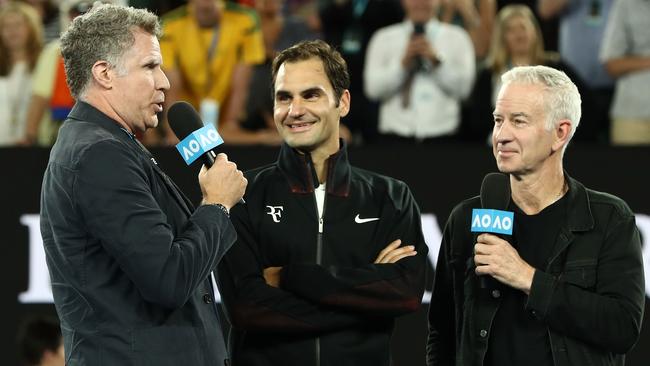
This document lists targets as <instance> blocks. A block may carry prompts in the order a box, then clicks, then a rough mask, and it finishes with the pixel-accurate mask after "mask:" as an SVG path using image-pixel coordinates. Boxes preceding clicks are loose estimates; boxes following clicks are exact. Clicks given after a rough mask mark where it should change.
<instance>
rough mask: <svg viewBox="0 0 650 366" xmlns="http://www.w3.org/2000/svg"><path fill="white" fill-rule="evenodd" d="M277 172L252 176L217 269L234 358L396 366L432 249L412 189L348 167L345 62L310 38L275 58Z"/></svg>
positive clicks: (306, 365) (243, 362) (279, 362)
mask: <svg viewBox="0 0 650 366" xmlns="http://www.w3.org/2000/svg"><path fill="white" fill-rule="evenodd" d="M273 80H274V84H273V85H274V87H273V89H274V94H273V96H274V121H275V124H276V127H277V129H278V131H279V133H280V135H281V136H282V138H283V140H284V144H283V145H282V148H281V150H280V155H279V157H278V160H277V162H276V163H275V164H271V165H268V166H265V167H261V168H258V169H255V170H252V171H250V172H248V173H246V177H247V178H248V179H249V180H250V182H251V184H250V185H249V189H248V190H247V193H246V204H245V205H241V206H237V207H236V208H234V209H233V211H232V217H233V224H234V225H235V228H236V229H237V233H238V243H237V244H236V245H235V246H233V248H232V249H231V250H230V251H229V252H228V253H227V254H226V256H225V257H224V259H223V261H222V262H221V263H220V265H219V275H220V276H219V277H220V279H221V283H220V289H221V294H222V298H223V300H224V303H225V305H226V309H227V310H228V312H229V314H230V317H231V320H232V322H233V331H232V335H231V344H232V345H233V347H234V348H233V350H232V352H233V360H234V364H235V365H238V366H243V365H300V366H309V365H334V364H337V365H341V366H342V365H355V366H360V365H373V366H378V365H380V366H381V365H386V366H387V365H389V364H390V363H391V356H390V337H391V333H392V330H393V324H394V321H395V318H396V317H397V316H399V315H401V314H405V313H408V312H412V311H415V310H417V309H418V308H419V306H420V302H421V299H422V293H423V291H424V274H425V263H426V258H427V246H426V244H425V242H424V237H423V234H422V229H421V224H420V213H419V209H418V207H417V205H416V203H415V200H414V198H413V195H412V194H411V192H410V190H409V189H408V187H407V186H406V184H404V183H403V182H400V181H398V180H395V179H392V178H389V177H385V176H381V175H379V174H376V173H372V172H369V171H365V170H362V169H359V168H356V167H354V166H351V165H350V163H349V161H348V157H347V150H346V146H345V144H344V143H343V142H342V140H340V139H339V123H340V118H341V117H343V116H345V115H346V114H347V113H348V111H349V108H350V93H349V91H348V85H349V82H350V81H349V80H350V79H349V75H348V72H347V67H346V64H345V61H344V60H343V59H342V57H341V55H340V54H339V53H338V52H336V51H335V50H333V49H332V48H331V47H330V46H328V45H327V44H326V43H324V42H322V41H310V42H301V43H299V44H297V45H295V46H292V47H290V48H288V49H286V50H284V51H282V52H281V53H280V54H279V55H278V56H277V57H276V59H275V60H274V62H273Z"/></svg>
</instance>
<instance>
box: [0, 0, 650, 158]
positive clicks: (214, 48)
mask: <svg viewBox="0 0 650 366" xmlns="http://www.w3.org/2000/svg"><path fill="white" fill-rule="evenodd" d="M105 2H109V1H105ZM112 2H113V3H119V4H123V5H131V6H134V7H142V8H148V9H149V10H151V11H152V12H154V13H156V14H158V15H160V16H162V25H163V36H162V38H161V40H160V44H161V51H162V55H163V69H164V70H165V72H166V74H167V76H168V78H169V79H170V82H171V86H172V87H171V89H170V90H169V92H168V93H167V95H166V102H165V105H166V107H169V106H170V105H171V104H173V103H174V102H175V101H178V100H186V101H189V102H190V103H192V104H193V105H194V107H195V108H196V109H197V110H198V111H200V113H201V115H202V118H203V120H204V122H207V123H215V124H217V125H218V128H219V131H220V133H221V135H222V136H223V138H224V140H225V141H226V142H227V143H229V144H233V145H235V144H240V145H243V144H262V145H279V144H280V143H281V139H280V137H279V135H278V134H277V132H276V129H275V124H274V120H273V96H272V88H271V61H272V60H273V58H274V56H275V55H276V53H277V52H278V51H279V50H282V49H284V48H286V47H288V46H290V45H292V44H294V43H297V42H299V41H301V40H306V39H316V38H320V39H323V40H325V41H327V42H328V43H330V44H331V45H333V46H335V47H336V48H337V49H338V50H339V51H340V52H341V53H342V55H343V57H344V58H345V59H346V61H347V63H348V67H349V71H350V76H351V85H350V92H351V96H352V103H351V112H350V114H349V115H348V116H347V117H346V118H344V119H343V123H344V124H345V127H346V128H344V129H342V132H341V135H342V137H343V138H344V139H346V140H348V142H349V143H350V144H352V145H364V144H366V145H367V144H389V145H395V144H436V143H440V142H448V141H454V142H468V143H478V144H488V143H489V139H488V135H489V134H490V133H491V131H492V126H493V120H492V110H493V107H494V103H495V99H496V94H495V93H496V91H497V90H498V88H499V84H500V75H501V74H502V73H504V72H505V71H507V70H509V69H510V68H512V67H514V66H520V65H538V64H543V65H547V66H552V67H554V68H557V69H560V70H562V71H564V72H565V73H566V74H567V75H569V77H570V78H571V79H572V80H573V81H574V82H575V83H576V84H577V85H578V87H579V89H580V93H581V95H582V108H583V117H582V122H581V123H580V128H579V129H578V131H577V133H576V135H575V138H574V140H575V141H576V142H575V143H578V144H581V143H591V144H600V145H648V144H650V31H648V29H650V1H647V0H617V1H614V0H527V1H526V0H522V1H512V0H238V1H234V0H233V1H225V0H188V1H187V2H186V1H180V0H161V1H154V0H131V1H126V0H121V1H120V0H115V1H112ZM92 5H93V2H92V1H83V0H60V1H57V0H24V1H7V0H0V146H44V147H47V146H51V145H52V144H53V143H54V141H55V139H56V134H57V131H58V128H59V127H60V125H61V123H62V122H63V121H64V120H65V118H66V116H67V114H68V112H69V111H70V109H71V108H72V106H73V104H74V99H73V98H72V97H71V95H70V93H69V91H68V87H67V85H66V82H65V70H64V67H63V62H62V58H61V55H60V51H59V41H58V38H59V35H60V34H61V32H63V31H64V30H65V29H66V27H67V26H68V24H69V22H70V21H71V19H73V18H75V17H76V16H78V15H80V14H83V13H84V12H86V11H88V10H89V9H90V8H91V7H92ZM161 117H164V112H163V115H162V116H161ZM160 120H161V123H160V124H159V126H158V128H156V129H153V130H150V131H148V132H147V133H145V134H144V135H142V136H139V138H141V140H142V141H143V142H144V143H145V144H146V145H148V146H172V145H174V144H176V143H177V139H176V137H175V136H174V134H173V133H172V132H171V130H170V129H169V127H168V124H167V122H166V120H165V118H161V119H160Z"/></svg>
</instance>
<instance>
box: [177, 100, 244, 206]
mask: <svg viewBox="0 0 650 366" xmlns="http://www.w3.org/2000/svg"><path fill="white" fill-rule="evenodd" d="M167 120H168V121H169V126H170V127H171V128H172V131H174V134H175V135H176V137H178V139H179V140H180V142H179V143H178V144H177V145H176V149H177V150H178V152H179V153H180V154H181V157H182V158H183V160H184V161H185V163H186V164H187V165H190V164H192V163H193V162H194V161H196V160H197V159H199V158H201V159H202V160H203V164H205V166H206V167H207V168H210V167H211V166H212V165H213V164H214V160H215V159H216V157H217V154H216V153H215V152H214V149H215V148H216V147H217V146H219V145H221V144H223V139H222V138H221V136H220V135H219V132H217V128H216V127H215V126H214V124H213V123H208V124H206V125H204V124H203V121H202V120H201V117H200V116H199V114H198V113H197V112H196V110H195V109H194V107H193V106H192V105H191V104H190V103H188V102H184V101H179V102H176V103H174V104H172V106H171V107H169V111H168V112H167ZM239 203H244V199H243V198H242V199H240V200H239Z"/></svg>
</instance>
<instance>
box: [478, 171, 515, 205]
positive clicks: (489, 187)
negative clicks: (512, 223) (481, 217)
mask: <svg viewBox="0 0 650 366" xmlns="http://www.w3.org/2000/svg"><path fill="white" fill-rule="evenodd" d="M509 204H510V177H509V176H508V175H507V174H503V173H490V174H488V175H486V176H485V178H483V183H481V207H483V208H490V209H495V210H507V209H508V205H509Z"/></svg>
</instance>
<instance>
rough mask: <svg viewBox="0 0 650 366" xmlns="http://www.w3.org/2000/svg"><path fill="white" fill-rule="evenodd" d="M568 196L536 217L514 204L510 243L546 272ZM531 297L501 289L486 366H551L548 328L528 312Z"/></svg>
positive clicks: (564, 215)
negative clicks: (528, 302)
mask: <svg viewBox="0 0 650 366" xmlns="http://www.w3.org/2000/svg"><path fill="white" fill-rule="evenodd" d="M566 197H567V195H566V194H565V195H564V197H562V198H561V199H560V200H558V201H556V202H555V203H553V204H552V205H550V206H548V207H546V208H545V209H544V210H542V211H541V212H540V213H538V214H537V215H526V214H525V213H523V212H522V211H521V210H520V209H519V207H517V206H516V205H515V204H514V203H511V204H510V207H509V210H511V211H514V213H515V219H514V221H515V222H514V227H513V233H512V234H513V235H512V238H511V239H512V240H511V243H512V245H513V247H514V248H515V249H516V250H517V252H519V255H520V256H521V258H522V259H523V260H525V261H526V262H527V263H528V264H530V265H531V266H533V267H535V268H538V269H542V270H543V269H544V268H545V267H546V263H547V262H548V260H549V259H550V258H549V256H550V255H551V250H552V248H553V246H554V245H555V240H556V238H557V236H558V233H559V228H560V225H559V224H560V223H561V222H564V221H565V220H566V216H567V213H566V211H567V203H566V201H567V199H566ZM527 298H528V296H527V295H526V294H525V293H524V292H522V291H520V290H516V289H513V288H511V287H508V286H502V288H501V304H500V306H499V310H498V311H497V313H496V315H495V317H494V320H493V322H492V327H491V334H490V338H489V343H488V350H487V354H486V355H485V363H484V364H485V365H486V366H521V365H525V366H549V365H553V356H552V354H551V346H550V343H549V338H548V331H547V328H546V325H545V324H544V323H543V322H541V321H539V320H537V319H535V317H533V315H532V314H531V313H530V312H529V311H526V309H525V306H526V301H527Z"/></svg>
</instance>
